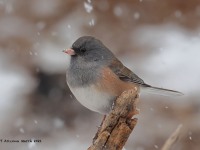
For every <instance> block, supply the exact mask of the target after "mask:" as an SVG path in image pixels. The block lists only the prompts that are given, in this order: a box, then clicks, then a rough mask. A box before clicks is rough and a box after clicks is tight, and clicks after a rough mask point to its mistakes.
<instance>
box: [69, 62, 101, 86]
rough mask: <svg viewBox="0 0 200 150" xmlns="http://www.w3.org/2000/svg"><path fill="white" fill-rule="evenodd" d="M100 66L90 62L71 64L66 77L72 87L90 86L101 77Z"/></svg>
mask: <svg viewBox="0 0 200 150" xmlns="http://www.w3.org/2000/svg"><path fill="white" fill-rule="evenodd" d="M100 70H101V69H100V67H99V66H93V65H90V64H84V63H83V64H80V63H77V64H73V63H72V64H71V65H70V67H69V68H68V69H67V73H66V79H67V83H68V84H69V85H70V86H71V87H80V86H84V87H85V86H89V85H91V84H93V83H95V82H96V81H97V80H98V79H99V78H100V74H101V72H100Z"/></svg>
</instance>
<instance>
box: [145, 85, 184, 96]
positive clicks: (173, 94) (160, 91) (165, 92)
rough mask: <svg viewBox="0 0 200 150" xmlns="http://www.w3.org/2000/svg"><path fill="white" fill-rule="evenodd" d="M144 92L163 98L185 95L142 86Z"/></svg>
mask: <svg viewBox="0 0 200 150" xmlns="http://www.w3.org/2000/svg"><path fill="white" fill-rule="evenodd" d="M141 88H142V90H144V91H145V92H148V93H152V94H158V95H163V96H182V95H183V93H181V92H179V91H174V90H169V89H164V88H159V87H153V86H141Z"/></svg>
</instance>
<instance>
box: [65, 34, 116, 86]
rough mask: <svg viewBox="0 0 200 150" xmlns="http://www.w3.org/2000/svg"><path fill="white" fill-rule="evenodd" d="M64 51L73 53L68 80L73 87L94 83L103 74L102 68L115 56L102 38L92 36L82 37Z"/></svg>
mask: <svg viewBox="0 0 200 150" xmlns="http://www.w3.org/2000/svg"><path fill="white" fill-rule="evenodd" d="M64 52H65V53H67V54H69V55H71V61H70V66H69V68H68V70H67V82H68V84H69V85H71V86H73V87H75V86H80V85H81V86H86V85H89V84H92V83H94V82H95V81H96V80H97V79H98V77H99V76H100V74H101V69H100V68H103V67H104V66H107V65H109V64H110V62H111V61H112V60H113V58H114V57H115V56H114V55H113V53H112V52H111V51H110V50H109V49H108V48H106V47H105V46H104V45H103V43H102V42H101V41H100V40H98V39H96V38H94V37H91V36H83V37H80V38H79V39H77V40H76V41H75V42H74V43H73V45H72V47H71V48H70V49H67V50H64Z"/></svg>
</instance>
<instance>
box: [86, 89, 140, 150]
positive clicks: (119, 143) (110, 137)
mask: <svg viewBox="0 0 200 150" xmlns="http://www.w3.org/2000/svg"><path fill="white" fill-rule="evenodd" d="M137 101H138V91H137V88H135V89H133V90H129V91H125V92H123V93H122V94H121V95H120V96H119V97H118V98H117V99H116V101H115V103H114V105H113V108H112V111H111V112H110V113H109V114H108V115H107V116H105V117H104V119H103V121H102V124H101V126H100V128H99V129H98V131H97V133H96V136H95V138H94V139H93V144H92V145H91V146H90V147H89V148H88V150H121V149H122V148H123V147H124V145H125V143H126V141H127V140H128V138H129V136H130V134H131V132H132V130H133V129H134V127H135V125H136V124H137V119H136V118H133V116H134V115H136V114H138V110H137V108H136V103H137Z"/></svg>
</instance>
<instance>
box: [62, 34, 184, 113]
mask: <svg viewBox="0 0 200 150" xmlns="http://www.w3.org/2000/svg"><path fill="white" fill-rule="evenodd" d="M64 52H65V53H67V54H69V55H71V60H70V65H69V68H68V69H67V73H66V78H67V84H68V86H69V88H70V90H71V91H72V93H73V94H74V96H75V97H76V98H77V100H78V101H79V102H80V103H81V104H82V105H84V106H85V107H87V108H88V109H90V110H92V111H96V112H99V113H101V114H107V113H108V112H109V111H110V109H111V106H112V104H113V101H114V100H115V99H116V97H117V96H119V95H120V94H121V93H122V92H123V91H126V90H129V89H132V88H135V87H136V88H139V89H146V90H148V91H152V92H153V93H156V94H160V95H176V96H178V95H182V93H181V92H178V91H174V90H168V89H163V88H158V87H153V86H151V85H148V84H146V83H145V82H144V81H143V80H142V79H140V78H139V77H138V76H137V75H136V74H135V73H133V72H132V71H131V70H130V69H128V68H127V67H125V66H124V65H123V64H122V63H121V62H120V61H119V60H118V59H117V58H116V57H115V56H114V54H113V53H112V52H111V51H110V50H109V49H108V48H107V47H106V46H105V45H104V44H103V43H102V42H101V41H100V40H98V39H96V38H94V37H92V36H83V37H80V38H79V39H77V40H76V41H75V42H74V43H73V45H72V47H71V48H70V49H66V50H64Z"/></svg>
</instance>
